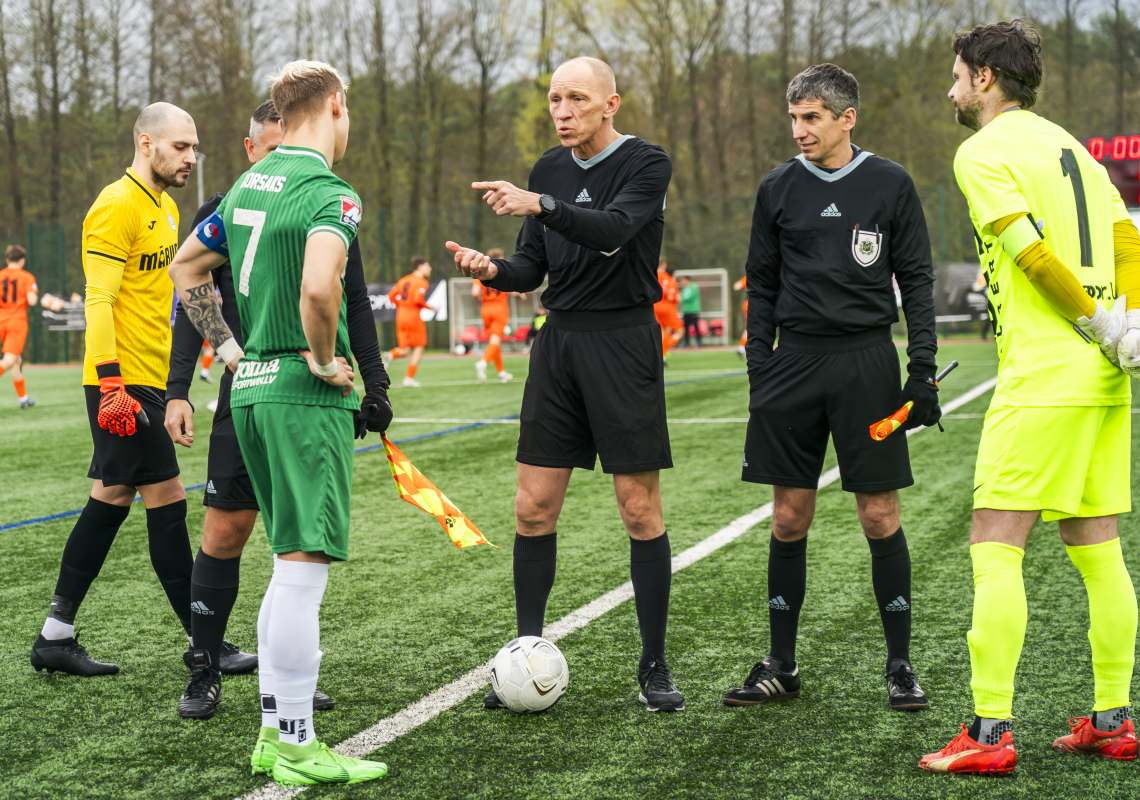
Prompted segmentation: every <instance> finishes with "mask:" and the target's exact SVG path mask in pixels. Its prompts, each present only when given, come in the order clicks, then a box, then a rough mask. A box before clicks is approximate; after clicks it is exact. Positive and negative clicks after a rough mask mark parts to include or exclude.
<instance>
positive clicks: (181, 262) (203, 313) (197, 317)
mask: <svg viewBox="0 0 1140 800" xmlns="http://www.w3.org/2000/svg"><path fill="white" fill-rule="evenodd" d="M225 260H226V257H225V256H224V255H221V254H219V253H215V252H214V251H213V250H210V249H209V248H207V247H206V246H205V245H204V244H202V243H201V242H200V241H198V238H197V236H194V235H192V236H190V238H188V239H187V240H186V241H185V242H184V243H183V244H182V247H180V248H179V249H178V254H177V255H176V256H174V260H173V261H171V262H170V267H169V271H170V280H171V281H173V282H174V288H175V290H176V291H177V292H178V297H179V301H180V302H181V303H182V305H183V307H184V308H185V309H186V314H187V315H188V316H189V317H190V321H191V322H193V323H194V327H195V328H197V329H198V332H199V333H201V334H202V338H204V339H205V340H206V341H207V342H209V343H210V346H211V347H213V348H214V350H216V351H217V353H218V356H219V357H220V358H221V359H222V360H223V361H225V362H226V364H227V365H228V366H229V367H230V369H231V370H232V369H235V368H236V367H237V361H238V358H240V357H241V355H242V351H241V348H240V347H239V346H238V343H237V340H236V339H234V335H233V333H232V332H231V331H230V329H229V326H228V325H226V321H225V320H224V319H222V307H221V306H220V305H219V304H218V297H217V295H216V294H215V293H214V282H213V280H212V279H211V277H210V271H211V270H212V269H214V268H215V267H217V266H219V265H221V264H222V263H223V262H224V261H225Z"/></svg>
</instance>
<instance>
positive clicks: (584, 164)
mask: <svg viewBox="0 0 1140 800" xmlns="http://www.w3.org/2000/svg"><path fill="white" fill-rule="evenodd" d="M633 138H636V137H634V136H633V135H632V134H629V133H623V134H622V135H621V136H619V137H618V138H617V139H615V140H614V141H612V142H610V145H609V147H607V148H606V149H605V150H603V151H602V152H600V153H598V154H597V155H595V156H590V157H589V158H587V159H586V160H585V161H583V160H582V159H580V158H578V156H577V155H575V153H574V151H573V150H571V151H570V155H572V156H574V163H575V164H577V165H578V166H579V167H581V168H582V169H589V168H590V167H596V166H597V165H598V164H600V163H602V162H603V161H605V160H606V159H607V158H609V157H610V156H611V155H613V153H614V151H615V150H617V149H618V148H619V147H621V146H622V145H623V144H625V143H626V140H627V139H633ZM278 149H280V148H278Z"/></svg>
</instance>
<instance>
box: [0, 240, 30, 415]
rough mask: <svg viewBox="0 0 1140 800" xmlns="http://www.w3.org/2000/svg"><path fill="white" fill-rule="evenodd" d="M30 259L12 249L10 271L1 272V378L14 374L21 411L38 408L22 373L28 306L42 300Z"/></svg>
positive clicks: (10, 248)
mask: <svg viewBox="0 0 1140 800" xmlns="http://www.w3.org/2000/svg"><path fill="white" fill-rule="evenodd" d="M27 256H28V254H27V253H26V252H25V251H24V248H22V247H20V246H19V245H16V244H14V245H12V246H11V247H9V248H8V251H7V253H5V259H6V261H7V264H6V268H5V269H4V270H2V271H0V341H2V342H3V348H2V349H3V357H0V375H3V374H4V373H5V372H7V371H8V370H11V371H12V385H13V386H15V387H16V397H18V398H20V408H31V407H32V406H34V405H35V404H36V401H35V400H33V399H31V398H30V397H28V391H27V388H26V387H25V386H24V373H23V372H21V371H20V364H22V363H23V359H22V358H21V357H20V356H21V354H23V352H24V340H25V339H27V338H28V306H34V305H35V304H36V301H37V300H38V299H39V289H38V288H37V287H36V279H35V278H33V277H32V273H30V272H27V271H25V270H24V259H26V258H27Z"/></svg>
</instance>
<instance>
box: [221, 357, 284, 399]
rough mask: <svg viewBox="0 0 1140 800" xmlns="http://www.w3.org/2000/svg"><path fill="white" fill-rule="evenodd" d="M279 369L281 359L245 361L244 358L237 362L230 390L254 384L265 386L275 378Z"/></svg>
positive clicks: (248, 387) (251, 386)
mask: <svg viewBox="0 0 1140 800" xmlns="http://www.w3.org/2000/svg"><path fill="white" fill-rule="evenodd" d="M279 369H281V359H279V358H275V359H273V360H272V361H247V360H245V359H244V358H243V359H242V360H241V363H240V364H238V368H237V373H235V374H234V383H233V386H232V387H230V390H231V391H234V392H237V391H240V390H242V389H252V388H253V387H254V386H265V385H267V384H270V383H273V381H275V380H277V371H278V370H279Z"/></svg>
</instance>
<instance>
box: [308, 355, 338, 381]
mask: <svg viewBox="0 0 1140 800" xmlns="http://www.w3.org/2000/svg"><path fill="white" fill-rule="evenodd" d="M312 364H313V372H315V373H317V374H318V375H320V376H321V377H322V378H331V377H333V376H334V375H336V356H333V360H332V361H330V362H329V363H327V364H325V365H324V366H323V367H322V366H321V365H320V364H318V363H317V362H316V361H315V360H314V361H312Z"/></svg>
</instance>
